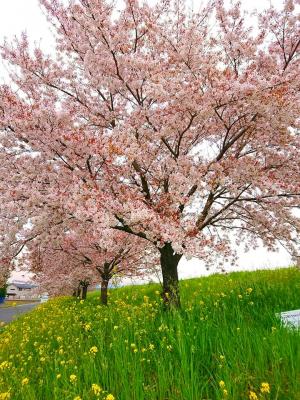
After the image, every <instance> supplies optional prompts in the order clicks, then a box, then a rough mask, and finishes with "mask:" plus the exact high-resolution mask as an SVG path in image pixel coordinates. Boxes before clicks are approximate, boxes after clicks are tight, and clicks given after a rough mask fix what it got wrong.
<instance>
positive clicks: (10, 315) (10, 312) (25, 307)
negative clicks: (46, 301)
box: [0, 303, 40, 323]
mask: <svg viewBox="0 0 300 400" xmlns="http://www.w3.org/2000/svg"><path fill="white" fill-rule="evenodd" d="M39 304H40V303H31V304H22V305H20V306H16V307H0V322H5V323H6V322H11V321H12V320H14V319H16V318H18V316H20V315H22V314H24V313H26V312H28V311H30V310H33V309H34V308H35V307H36V306H37V305H39Z"/></svg>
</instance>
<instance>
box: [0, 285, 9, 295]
mask: <svg viewBox="0 0 300 400" xmlns="http://www.w3.org/2000/svg"><path fill="white" fill-rule="evenodd" d="M6 289H7V286H4V287H0V297H5V296H6Z"/></svg>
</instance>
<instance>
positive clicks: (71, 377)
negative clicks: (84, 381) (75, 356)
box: [70, 374, 77, 383]
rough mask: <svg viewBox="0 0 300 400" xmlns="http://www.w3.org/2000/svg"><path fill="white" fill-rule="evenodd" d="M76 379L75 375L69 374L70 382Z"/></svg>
mask: <svg viewBox="0 0 300 400" xmlns="http://www.w3.org/2000/svg"><path fill="white" fill-rule="evenodd" d="M76 381H77V376H76V375H74V374H72V375H70V382H71V383H75V382H76Z"/></svg>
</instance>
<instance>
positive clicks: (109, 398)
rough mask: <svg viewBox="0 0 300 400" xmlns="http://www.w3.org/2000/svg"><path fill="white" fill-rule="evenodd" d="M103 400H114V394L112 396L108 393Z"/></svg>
mask: <svg viewBox="0 0 300 400" xmlns="http://www.w3.org/2000/svg"><path fill="white" fill-rule="evenodd" d="M105 400H115V396H113V395H112V394H108V395H107V396H106V399H105Z"/></svg>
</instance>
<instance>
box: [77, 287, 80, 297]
mask: <svg viewBox="0 0 300 400" xmlns="http://www.w3.org/2000/svg"><path fill="white" fill-rule="evenodd" d="M76 293H77V294H76V297H80V294H81V286H80V285H79V286H78V288H77V292H76Z"/></svg>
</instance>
